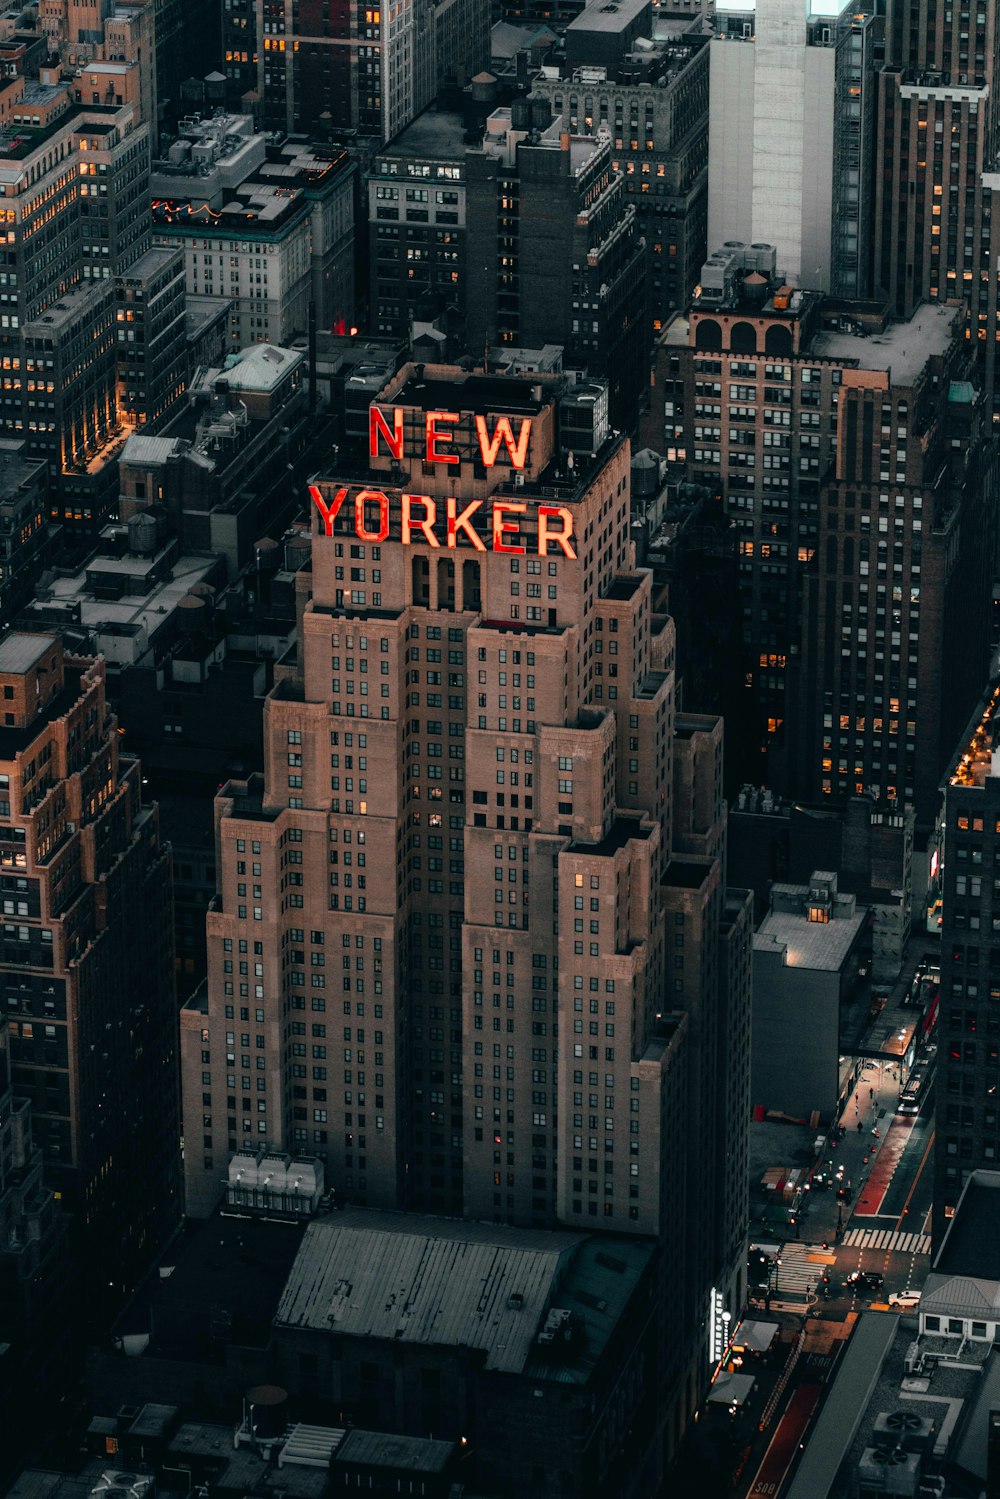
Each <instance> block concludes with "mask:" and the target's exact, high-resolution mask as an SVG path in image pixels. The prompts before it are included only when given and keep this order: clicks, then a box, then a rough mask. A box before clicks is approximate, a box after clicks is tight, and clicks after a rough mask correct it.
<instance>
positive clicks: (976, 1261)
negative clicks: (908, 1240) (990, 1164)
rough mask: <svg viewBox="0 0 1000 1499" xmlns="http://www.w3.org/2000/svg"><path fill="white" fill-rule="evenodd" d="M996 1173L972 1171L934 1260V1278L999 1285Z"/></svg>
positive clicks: (999, 1211)
mask: <svg viewBox="0 0 1000 1499" xmlns="http://www.w3.org/2000/svg"><path fill="white" fill-rule="evenodd" d="M998 1244H1000V1171H974V1172H973V1173H972V1175H971V1176H970V1177H969V1180H968V1182H967V1183H966V1185H965V1190H964V1191H963V1193H962V1196H961V1198H960V1199H959V1203H958V1206H957V1208H956V1209H955V1216H954V1217H953V1218H952V1220H951V1222H950V1224H949V1225H948V1232H947V1233H946V1234H945V1237H944V1242H943V1243H942V1245H941V1248H940V1249H939V1250H938V1252H937V1256H936V1257H935V1260H934V1273H935V1275H970V1276H975V1277H978V1278H980V1279H984V1280H993V1281H1000V1257H998V1254H997V1245H998Z"/></svg>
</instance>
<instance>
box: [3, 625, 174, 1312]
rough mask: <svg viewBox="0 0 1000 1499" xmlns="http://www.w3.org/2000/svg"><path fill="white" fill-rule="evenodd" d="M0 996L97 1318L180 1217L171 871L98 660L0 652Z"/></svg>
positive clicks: (20, 637)
mask: <svg viewBox="0 0 1000 1499" xmlns="http://www.w3.org/2000/svg"><path fill="white" fill-rule="evenodd" d="M0 693H2V707H0V712H2V714H3V719H2V724H3V726H2V727H0V767H2V769H0V871H2V876H0V879H2V886H3V905H4V922H5V926H4V946H3V952H2V955H0V984H2V986H3V990H4V1007H5V1009H6V1012H7V1014H8V1016H9V1019H10V1026H11V1062H12V1067H13V1079H14V1087H15V1089H16V1091H17V1093H18V1094H19V1095H20V1096H22V1097H24V1098H27V1099H28V1100H29V1101H30V1102H31V1105H32V1109H33V1115H34V1121H35V1132H36V1135H37V1138H38V1142H39V1144H40V1146H41V1149H42V1153H43V1156H44V1161H45V1179H46V1182H47V1184H48V1185H49V1186H50V1187H52V1188H53V1189H54V1190H56V1191H57V1192H58V1193H59V1194H60V1197H61V1199H62V1203H63V1206H64V1207H65V1208H67V1209H68V1210H69V1211H70V1212H71V1213H72V1215H73V1218H74V1232H75V1234H76V1236H77V1246H78V1255H79V1261H80V1264H81V1266H82V1267H83V1271H84V1274H85V1277H86V1280H87V1284H88V1288H89V1294H90V1297H91V1299H92V1304H93V1307H94V1309H95V1312H96V1313H98V1314H100V1313H103V1312H104V1311H106V1310H109V1309H110V1308H112V1307H114V1306H116V1305H119V1304H120V1303H121V1301H122V1300H123V1299H124V1298H125V1297H126V1296H127V1295H128V1294H129V1293H131V1292H132V1291H133V1290H134V1289H135V1287H136V1286H137V1284H138V1283H139V1281H140V1279H141V1278H142V1276H143V1275H144V1274H145V1272H146V1271H147V1270H148V1268H149V1265H150V1263H151V1261H152V1259H153V1257H154V1255H155V1254H156V1253H157V1251H158V1250H159V1248H160V1247H161V1245H162V1244H163V1243H164V1241H165V1240H166V1238H167V1237H168V1236H169V1234H170V1233H171V1232H172V1231H173V1229H174V1228H175V1227H176V1225H177V1222H178V1220H179V1217H180V1211H181V1195H180V1160H179V1154H180V1152H179V1140H180V1131H179V1123H178V1108H177V1076H176V1071H177V1043H176V1024H177V1017H176V1011H175V1008H174V997H173V938H172V913H171V900H170V869H169V859H168V856H167V854H166V853H165V852H164V851H163V850H162V849H161V847H160V841H159V833H158V829H157V819H156V813H155V810H153V809H151V808H149V807H143V806H142V803H141V796H140V779H141V777H140V770H139V764H138V761H136V760H126V759H125V758H123V757H122V756H120V754H119V740H118V730H117V725H116V722H115V719H114V717H113V715H112V714H111V713H110V712H109V711H108V708H107V705H106V701H105V684H104V664H103V661H101V660H99V659H98V660H96V661H93V660H78V659H74V658H71V657H64V655H63V649H62V646H61V644H60V643H59V641H58V640H56V639H55V638H53V637H51V636H47V635H27V634H18V633H12V634H8V635H6V636H5V637H3V638H2V639H0Z"/></svg>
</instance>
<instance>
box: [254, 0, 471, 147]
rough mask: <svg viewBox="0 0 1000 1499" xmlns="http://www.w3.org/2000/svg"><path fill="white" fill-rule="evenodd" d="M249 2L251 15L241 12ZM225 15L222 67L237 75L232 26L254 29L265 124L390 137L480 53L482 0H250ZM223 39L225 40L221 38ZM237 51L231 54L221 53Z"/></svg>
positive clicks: (463, 74)
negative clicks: (386, 1)
mask: <svg viewBox="0 0 1000 1499" xmlns="http://www.w3.org/2000/svg"><path fill="white" fill-rule="evenodd" d="M250 5H252V7H253V16H252V22H251V16H250V13H249V10H250ZM238 19H239V21H240V22H242V21H244V20H245V21H246V22H247V23H248V24H247V27H246V28H244V27H242V26H239V27H237V26H236V20H237V14H236V13H234V17H233V20H232V21H229V19H228V18H227V21H226V23H225V24H226V36H227V42H226V47H225V51H226V54H227V55H226V68H227V72H229V76H230V77H232V78H234V79H235V80H237V81H238V82H242V80H243V78H244V76H245V74H244V69H245V66H246V64H245V60H244V56H243V55H244V53H248V52H250V51H251V48H250V46H249V45H248V44H246V43H240V42H238V38H237V32H238V31H239V32H242V33H243V34H244V35H246V34H247V33H248V32H249V30H250V25H251V24H252V26H253V29H254V46H253V49H252V50H253V53H254V55H255V57H256V63H257V68H256V87H257V92H258V94H259V96H260V101H261V110H262V119H263V122H264V125H265V127H266V128H269V129H272V130H287V131H289V132H302V131H304V132H307V133H309V134H313V133H315V131H316V130H317V128H320V126H321V123H325V125H326V128H327V129H329V130H332V131H345V130H353V131H357V133H358V134H359V135H362V136H374V137H375V139H376V140H378V141H382V142H385V141H389V140H392V139H393V137H394V136H396V135H398V134H399V132H400V131H401V130H405V128H406V126H407V125H409V124H410V122H411V120H414V119H415V118H416V117H417V115H418V114H420V112H421V111H422V110H424V109H426V108H427V106H428V105H429V104H430V103H431V102H432V100H433V99H434V98H435V96H436V95H437V92H438V90H439V89H440V88H441V87H442V85H443V84H445V83H447V82H449V81H451V82H458V83H465V82H467V81H468V80H469V79H470V78H471V77H473V76H474V75H475V74H476V73H478V72H480V71H481V70H482V69H483V68H485V67H486V66H487V64H488V63H489V52H490V37H489V30H490V7H489V0H436V3H435V0H400V3H399V4H395V5H389V6H384V5H381V4H379V3H378V0H376V3H374V4H362V3H361V0H342V3H338V4H335V5H331V4H330V0H298V3H297V4H296V5H295V7H294V9H293V7H292V5H291V3H290V0H249V4H248V5H247V6H246V8H243V7H242V6H241V8H240V10H239V12H238ZM229 39H231V40H229ZM230 53H233V54H236V53H239V61H238V62H237V61H236V60H235V56H234V57H233V58H230V56H229V54H230Z"/></svg>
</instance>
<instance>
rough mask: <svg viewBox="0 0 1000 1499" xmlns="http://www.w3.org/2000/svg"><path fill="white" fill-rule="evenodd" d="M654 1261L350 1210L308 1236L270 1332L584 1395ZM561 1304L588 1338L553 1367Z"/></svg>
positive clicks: (541, 1238)
mask: <svg viewBox="0 0 1000 1499" xmlns="http://www.w3.org/2000/svg"><path fill="white" fill-rule="evenodd" d="M652 1253H653V1251H652V1248H651V1247H650V1246H649V1245H646V1244H643V1243H639V1242H638V1241H634V1240H627V1239H622V1240H618V1239H616V1240H615V1241H614V1243H613V1244H605V1243H604V1242H603V1241H602V1240H598V1239H585V1238H584V1237H583V1236H582V1235H580V1234H577V1233H570V1232H568V1231H556V1232H547V1233H542V1232H539V1231H536V1230H531V1229H515V1228H507V1227H504V1226H502V1225H488V1224H485V1223H473V1222H460V1221H457V1220H453V1219H447V1218H430V1217H422V1216H417V1215H415V1214H409V1213H407V1214H403V1213H390V1212H374V1211H367V1210H363V1209H348V1210H347V1211H346V1212H342V1213H338V1214H337V1215H336V1216H333V1217H330V1218H326V1219H322V1220H320V1221H319V1222H317V1223H313V1224H311V1225H310V1227H309V1228H308V1229H307V1230H306V1234H305V1237H304V1239H303V1241H302V1248H301V1250H300V1251H299V1254H298V1257H297V1259H296V1261H295V1265H294V1267H293V1269H292V1273H291V1275H290V1276H289V1278H288V1283H287V1285H286V1287H285V1290H284V1294H283V1296H282V1298H281V1302H280V1305H279V1307H278V1313H277V1317H276V1319H275V1320H276V1322H277V1323H278V1324H279V1325H284V1326H288V1327H294V1328H311V1329H314V1330H316V1331H323V1332H336V1333H339V1334H342V1335H346V1336H351V1337H359V1338H363V1337H373V1338H384V1339H386V1340H388V1341H392V1342H407V1343H414V1344H418V1345H419V1344H424V1345H431V1344H439V1345H440V1344H444V1345H447V1346H451V1347H457V1346H464V1347H467V1348H472V1349H478V1350H481V1351H482V1352H483V1353H484V1354H485V1367H486V1368H487V1369H494V1370H497V1371H499V1372H502V1373H511V1374H520V1373H526V1374H528V1375H530V1377H532V1378H536V1379H559V1380H563V1381H570V1382H577V1383H583V1382H585V1381H586V1380H587V1378H588V1377H589V1374H590V1372H591V1370H592V1368H593V1366H594V1364H595V1362H596V1360H597V1358H598V1357H599V1355H600V1353H601V1351H602V1350H603V1348H604V1346H605V1344H606V1342H607V1339H608V1338H609V1337H610V1335H611V1332H612V1330H613V1328H614V1327H615V1325H616V1323H617V1321H618V1319H619V1317H620V1316H621V1314H622V1312H623V1311H624V1308H625V1305H626V1304H627V1302H628V1300H629V1298H630V1297H631V1295H632V1293H633V1291H634V1289H635V1287H636V1285H637V1284H638V1281H639V1279H640V1277H641V1275H642V1274H643V1272H644V1271H645V1269H646V1266H647V1265H648V1263H649V1259H650V1257H651V1255H652ZM556 1296H558V1305H559V1306H560V1307H567V1308H569V1309H570V1310H571V1311H574V1312H576V1314H577V1315H578V1317H579V1318H580V1321H581V1323H582V1326H583V1328H584V1337H583V1338H582V1339H581V1340H580V1346H579V1347H576V1348H573V1349H570V1348H567V1349H566V1350H565V1352H563V1351H562V1350H560V1351H559V1353H558V1354H557V1355H556V1357H555V1358H554V1359H552V1358H550V1357H547V1356H543V1355H542V1354H540V1353H539V1351H538V1348H537V1344H536V1339H537V1335H538V1333H539V1331H540V1329H541V1326H542V1322H543V1318H544V1316H545V1314H546V1312H547V1311H548V1310H549V1308H550V1307H551V1306H552V1305H553V1303H554V1298H555V1297H556Z"/></svg>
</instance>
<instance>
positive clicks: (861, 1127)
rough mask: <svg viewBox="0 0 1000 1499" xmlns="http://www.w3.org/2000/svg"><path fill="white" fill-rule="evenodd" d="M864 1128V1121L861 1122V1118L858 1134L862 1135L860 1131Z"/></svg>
mask: <svg viewBox="0 0 1000 1499" xmlns="http://www.w3.org/2000/svg"><path fill="white" fill-rule="evenodd" d="M863 1129H864V1125H863V1124H862V1122H861V1120H860V1119H859V1120H858V1134H859V1135H860V1133H861V1131H862V1130H863Z"/></svg>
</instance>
